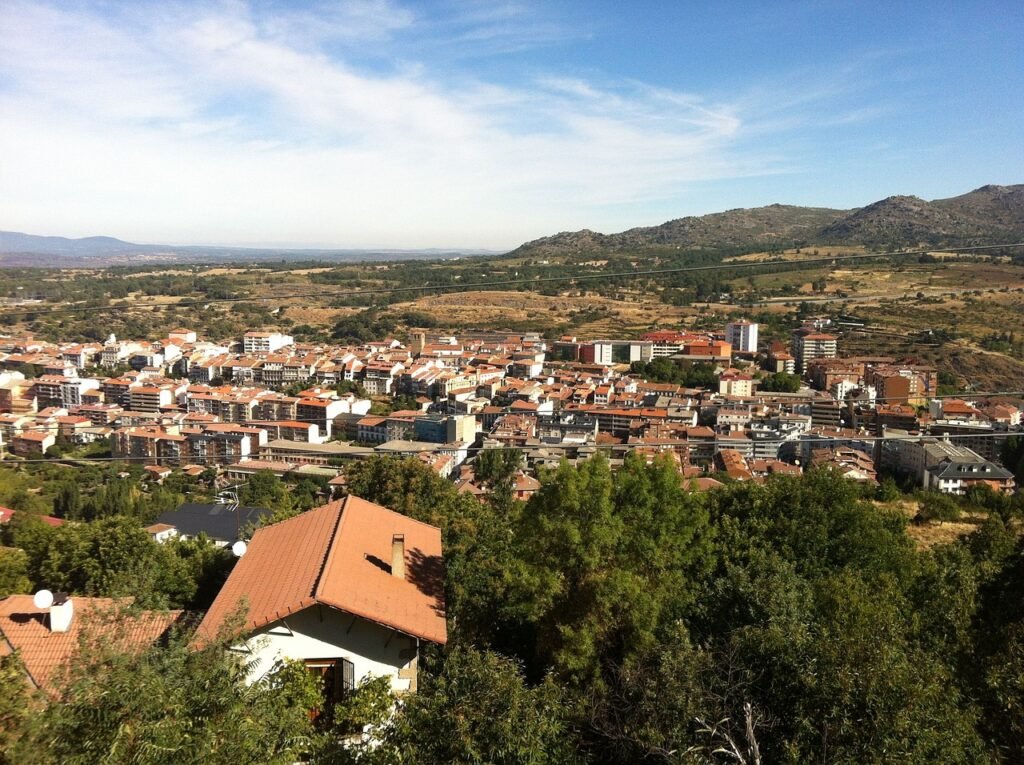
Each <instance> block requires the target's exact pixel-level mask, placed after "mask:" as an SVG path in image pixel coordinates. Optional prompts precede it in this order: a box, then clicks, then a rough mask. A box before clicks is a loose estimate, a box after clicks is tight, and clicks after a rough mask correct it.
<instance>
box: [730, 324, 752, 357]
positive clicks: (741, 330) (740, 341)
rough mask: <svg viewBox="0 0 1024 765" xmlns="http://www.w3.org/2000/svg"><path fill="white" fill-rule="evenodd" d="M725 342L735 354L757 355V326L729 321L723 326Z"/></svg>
mask: <svg viewBox="0 0 1024 765" xmlns="http://www.w3.org/2000/svg"><path fill="white" fill-rule="evenodd" d="M725 340H726V342H727V343H729V344H730V345H731V346H732V347H733V350H734V351H735V352H737V353H757V324H754V323H753V322H750V321H731V322H729V323H728V324H726V325H725Z"/></svg>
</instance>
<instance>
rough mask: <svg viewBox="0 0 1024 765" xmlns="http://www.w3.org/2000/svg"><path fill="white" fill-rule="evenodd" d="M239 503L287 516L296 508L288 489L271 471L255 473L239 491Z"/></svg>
mask: <svg viewBox="0 0 1024 765" xmlns="http://www.w3.org/2000/svg"><path fill="white" fill-rule="evenodd" d="M238 501H239V502H240V503H242V504H243V505H250V506H253V507H265V508H267V509H269V510H273V511H274V512H275V513H281V514H282V515H286V516H290V515H291V514H292V510H293V508H294V503H293V502H292V497H291V494H290V492H289V491H288V487H287V486H285V484H284V482H283V481H282V480H281V479H280V478H278V477H277V476H276V475H274V473H272V472H271V471H269V470H257V471H256V472H255V473H253V474H252V475H251V476H250V477H249V480H248V481H247V482H246V483H245V484H244V485H243V486H242V487H241V488H240V489H239V490H238Z"/></svg>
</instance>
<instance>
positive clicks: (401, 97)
mask: <svg viewBox="0 0 1024 765" xmlns="http://www.w3.org/2000/svg"><path fill="white" fill-rule="evenodd" d="M111 13H114V15H113V16H112V15H110V14H111ZM474 13H475V14H476V16H473V14H474ZM0 18H2V26H3V28H4V29H5V34H4V35H3V37H2V39H0V70H2V71H3V72H4V74H3V80H2V88H0V151H2V153H3V156H4V157H5V160H4V165H5V168H4V172H3V174H2V176H0V197H2V198H3V199H4V200H5V204H4V213H5V217H6V220H4V221H3V222H2V225H3V226H4V227H8V228H11V227H20V228H22V229H27V230H32V231H36V232H40V233H66V234H71V235H81V234H89V233H98V232H102V233H112V234H116V235H120V236H124V237H127V238H136V239H146V240H151V241H152V240H167V241H175V242H182V241H204V242H210V243H215V242H254V241H291V242H294V243H297V244H298V243H320V244H333V245H338V246H431V245H450V246H455V245H470V246H473V245H476V246H493V247H501V246H511V245H514V244H515V243H517V242H518V241H520V240H521V239H524V238H527V237H529V236H533V235H536V234H539V233H543V232H545V231H547V230H550V229H552V228H561V227H563V224H564V223H565V221H574V220H581V219H585V218H586V216H587V214H588V211H589V212H591V213H592V212H593V211H594V210H602V211H607V210H608V209H609V206H614V205H627V206H628V205H635V204H637V203H640V202H643V201H645V200H651V199H659V198H660V199H664V198H666V197H668V196H671V195H672V194H673V193H675V192H676V191H677V190H678V189H679V188H680V187H681V186H684V185H686V184H691V183H695V182H700V181H706V180H715V179H722V178H736V177H744V176H748V175H758V174H769V173H773V172H779V171H780V169H783V168H785V167H786V163H785V161H784V160H780V158H779V157H776V156H773V155H772V154H769V153H766V152H763V151H756V150H753V149H751V148H749V147H744V146H743V139H744V138H745V136H747V135H748V133H749V132H751V131H752V130H756V124H754V125H752V124H751V121H750V119H749V118H748V114H749V113H750V110H749V109H747V108H745V105H744V104H743V103H742V102H741V101H739V100H737V101H734V102H731V103H729V102H718V101H713V100H709V99H707V98H704V97H701V96H699V95H695V94H692V93H682V92H676V91H673V90H668V89H664V88H655V87H652V86H650V85H647V84H644V83H639V82H630V81H625V82H624V81H601V80H599V79H597V78H594V77H589V78H580V77H578V76H576V75H573V74H568V75H567V74H565V73H560V72H555V73H550V74H546V75H542V76H540V77H537V78H534V79H531V80H522V81H521V82H520V83H519V84H515V85H510V84H508V83H498V82H494V81H486V80H484V79H480V78H474V77H472V76H471V74H469V73H467V72H460V73H459V76H458V77H457V78H455V79H453V78H446V77H445V76H443V74H442V73H441V72H434V71H432V69H431V66H430V63H429V62H427V61H419V62H414V63H412V64H409V62H403V63H402V64H400V65H397V64H396V65H394V66H389V67H384V68H381V67H376V68H369V67H368V66H367V65H366V64H365V63H362V64H361V63H360V61H361V60H362V59H361V58H360V57H358V56H356V55H348V54H346V53H345V52H344V51H345V50H346V46H347V45H351V44H354V43H357V42H366V43H371V42H374V41H386V40H388V39H390V38H392V37H393V36H395V35H399V34H405V33H410V34H415V33H416V31H417V27H418V26H423V27H425V28H433V29H434V32H433V33H436V28H434V27H432V25H436V21H432V20H430V19H421V18H419V17H417V15H416V14H414V13H412V12H410V11H408V10H406V9H404V8H402V7H399V6H397V5H395V4H393V3H392V2H390V1H389V0H360V1H358V2H347V3H340V4H334V3H332V4H330V5H329V6H328V5H326V4H325V5H324V6H323V8H317V9H312V10H311V9H304V10H300V11H292V10H287V9H280V8H275V7H273V6H266V7H265V6H257V5H250V4H247V3H243V2H239V1H238V0H231V1H229V2H223V3H220V4H216V5H213V6H208V5H207V6H198V7H196V6H189V5H173V6H159V10H153V9H152V8H148V7H146V6H141V5H140V6H133V7H128V8H127V9H121V10H116V11H113V12H111V11H110V10H109V7H108V6H106V5H105V4H104V5H103V6H97V7H95V8H93V7H91V6H80V5H75V6H65V5H63V4H56V3H54V4H47V3H45V2H32V1H31V0H9V1H8V2H6V3H4V4H3V6H2V7H0ZM499 29H505V32H502V33H501V34H502V35H503V36H504V37H505V38H506V39H507V40H510V41H511V40H513V39H519V40H525V39H527V38H529V36H530V34H531V33H534V32H536V31H537V28H531V26H530V21H529V13H528V11H527V10H526V9H524V8H522V7H520V6H517V5H508V6H497V7H486V6H483V5H481V6H476V7H474V8H470V9H469V10H467V11H465V12H464V13H463V15H462V17H461V18H460V20H459V23H458V28H457V29H456V30H455V31H456V32H457V33H458V34H473V33H474V30H476V32H475V33H476V34H479V35H482V36H485V37H486V36H488V35H491V34H492V33H493V31H494V30H499ZM489 30H490V31H489ZM339 45H340V46H341V47H340V49H339V47H338V46H339ZM853 118H856V115H853V114H851V119H853ZM755 122H756V120H755Z"/></svg>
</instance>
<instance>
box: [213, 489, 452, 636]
mask: <svg viewBox="0 0 1024 765" xmlns="http://www.w3.org/2000/svg"><path fill="white" fill-rule="evenodd" d="M394 534H404V535H405V544H406V550H405V558H406V571H407V575H406V578H405V579H399V578H397V577H395V576H392V574H391V572H390V564H389V563H388V561H390V559H391V544H392V537H393V535H394ZM443 588H444V585H443V562H442V558H441V531H440V529H438V528H436V527H434V526H430V525H428V524H425V523H421V522H419V521H415V520H413V519H411V518H408V517H406V516H404V515H401V514H400V513H396V512H394V511H392V510H388V509H387V508H386V507H381V506H380V505H376V504H373V503H372V502H367V501H366V500H363V499H360V498H359V497H354V496H348V497H346V498H345V499H343V500H339V501H337V502H332V503H330V504H327V505H324V506H322V507H318V508H315V509H313V510H310V511H308V512H305V513H302V514H301V515H298V516H296V517H295V518H291V519H289V520H286V521H282V522H281V523H275V524H273V525H271V526H266V527H264V528H262V529H259V530H258V531H257V532H256V534H254V535H253V538H252V542H251V543H250V544H249V549H248V550H247V552H246V553H245V555H244V557H242V559H241V560H240V561H239V562H238V565H237V566H235V568H234V570H233V571H232V572H231V575H230V576H229V577H228V580H227V582H225V584H224V587H223V589H222V590H221V591H220V594H219V595H218V596H217V599H216V600H215V601H214V602H213V605H212V606H211V608H210V610H209V611H208V612H207V614H206V618H205V619H203V622H202V624H200V625H199V629H198V630H197V633H196V634H197V637H198V638H199V639H200V640H202V639H210V638H212V637H213V636H214V635H216V633H217V631H218V629H219V628H220V627H221V626H222V625H223V623H224V621H225V620H226V619H227V617H228V615H229V614H231V613H232V612H233V611H234V610H235V609H236V608H237V606H238V604H239V602H241V600H242V599H243V598H245V599H247V601H248V611H247V612H246V615H245V626H246V628H247V629H252V630H255V629H259V628H260V627H263V626H265V625H267V624H270V623H272V622H275V621H278V620H279V619H283V618H285V617H287V616H288V615H289V614H293V613H296V612H298V611H301V610H303V609H305V608H309V607H310V606H312V605H314V604H317V603H319V604H323V605H326V606H331V607H333V608H337V609H339V610H342V611H346V612H348V613H351V614H355V615H357V616H361V617H363V618H365V619H368V620H370V621H373V622H377V623H379V624H383V625H385V626H387V627H391V628H392V629H394V630H397V631H399V632H403V633H405V634H407V635H412V636H414V637H418V638H421V639H423V640H429V641H431V642H434V643H441V644H443V643H445V642H446V641H447V636H448V633H447V624H446V622H445V611H444V594H443Z"/></svg>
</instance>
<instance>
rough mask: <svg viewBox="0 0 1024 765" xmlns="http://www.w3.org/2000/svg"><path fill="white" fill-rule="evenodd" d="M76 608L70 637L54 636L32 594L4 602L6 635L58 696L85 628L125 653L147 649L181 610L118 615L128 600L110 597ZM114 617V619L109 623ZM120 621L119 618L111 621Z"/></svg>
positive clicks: (77, 601) (77, 600) (1, 624)
mask: <svg viewBox="0 0 1024 765" xmlns="http://www.w3.org/2000/svg"><path fill="white" fill-rule="evenodd" d="M71 600H72V602H73V606H74V609H75V614H74V617H73V618H72V620H71V627H70V629H68V631H67V632H51V631H50V627H49V619H48V610H46V611H44V610H40V609H38V608H36V607H35V605H34V604H33V602H32V596H31V595H10V596H8V597H7V598H4V599H3V600H0V636H2V637H3V638H4V639H5V640H6V642H7V644H8V645H9V646H10V647H11V648H13V649H14V650H16V651H18V652H19V655H20V657H21V661H22V663H23V664H24V666H25V670H26V671H27V672H28V674H29V677H30V678H31V679H32V682H33V683H35V685H36V686H38V687H40V688H43V689H44V690H46V691H47V692H50V693H53V692H55V691H56V688H55V683H56V681H57V670H58V669H59V668H60V667H62V666H63V665H65V664H66V663H67V662H68V661H69V660H70V659H71V658H72V657H73V656H74V655H75V653H77V651H78V647H79V639H80V637H81V635H82V632H83V629H84V630H86V631H88V630H89V629H94V630H96V632H97V634H100V635H103V636H104V637H105V638H106V639H108V640H113V641H115V642H116V643H117V646H118V647H119V648H124V649H127V648H137V649H139V650H141V649H143V648H145V647H146V646H148V645H149V644H151V643H153V642H155V641H156V640H157V639H158V638H159V637H160V636H161V635H163V634H164V633H165V632H167V630H169V629H170V628H171V626H172V625H173V624H174V623H175V622H176V621H177V620H178V618H179V617H180V616H181V614H182V612H181V611H164V612H160V611H142V612H140V613H138V614H132V615H125V614H121V613H118V611H119V607H120V606H125V605H128V602H127V601H121V602H118V601H115V600H113V599H110V598H85V597H78V596H77V595H76V596H74V597H72V599H71ZM104 617H108V618H104ZM110 617H116V618H110Z"/></svg>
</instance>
